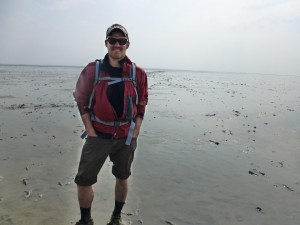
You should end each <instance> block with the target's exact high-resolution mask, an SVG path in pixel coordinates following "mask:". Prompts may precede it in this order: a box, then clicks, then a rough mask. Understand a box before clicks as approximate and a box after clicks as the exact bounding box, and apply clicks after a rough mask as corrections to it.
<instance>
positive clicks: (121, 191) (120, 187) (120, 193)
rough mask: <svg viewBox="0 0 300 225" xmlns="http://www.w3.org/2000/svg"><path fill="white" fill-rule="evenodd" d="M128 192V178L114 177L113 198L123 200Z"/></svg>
mask: <svg viewBox="0 0 300 225" xmlns="http://www.w3.org/2000/svg"><path fill="white" fill-rule="evenodd" d="M127 193H128V179H125V180H122V179H119V178H116V186H115V200H116V201H118V202H125V200H126V197H127Z"/></svg>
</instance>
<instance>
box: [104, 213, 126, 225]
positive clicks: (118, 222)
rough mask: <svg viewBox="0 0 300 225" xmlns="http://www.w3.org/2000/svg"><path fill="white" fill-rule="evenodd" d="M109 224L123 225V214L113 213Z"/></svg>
mask: <svg viewBox="0 0 300 225" xmlns="http://www.w3.org/2000/svg"><path fill="white" fill-rule="evenodd" d="M107 225H123V223H122V218H121V215H117V216H114V215H112V216H111V218H110V222H109V223H108V224H107Z"/></svg>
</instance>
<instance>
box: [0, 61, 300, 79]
mask: <svg viewBox="0 0 300 225" xmlns="http://www.w3.org/2000/svg"><path fill="white" fill-rule="evenodd" d="M0 66H24V67H42V68H45V67H53V68H54V67H63V68H84V67H85V66H74V65H33V64H1V63H0ZM144 69H145V71H146V72H189V73H216V74H244V75H251V74H257V75H268V76H296V77H298V76H300V74H299V75H296V74H269V73H259V72H231V71H212V70H188V69H162V68H144Z"/></svg>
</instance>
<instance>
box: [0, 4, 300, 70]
mask: <svg viewBox="0 0 300 225" xmlns="http://www.w3.org/2000/svg"><path fill="white" fill-rule="evenodd" d="M299 11H300V1H297V0H286V1H283V0H265V1H263V2H257V1H255V0H243V1H234V0H227V1H221V0H214V1H204V0H199V1H196V0H186V1H179V0H174V1H171V0H165V1H150V0H142V1H137V0H129V1H126V4H124V3H123V2H122V1H120V0H114V1H109V2H107V1H103V0H99V1H96V0H53V1H35V0H19V1H16V0H11V1H1V2H0V27H1V29H0V32H1V33H0V63H1V64H24V65H28V64H29V65H70V66H73V65H74V66H85V65H86V64H87V63H89V62H91V61H93V60H94V59H96V58H103V57H104V55H105V53H106V48H105V45H104V39H105V31H106V29H107V27H108V26H110V25H111V24H113V23H120V24H122V25H124V26H125V27H126V28H127V30H128V32H129V38H130V47H129V49H128V51H127V55H128V57H129V58H130V59H131V60H132V61H134V62H136V63H137V64H138V65H139V66H141V67H143V68H166V69H175V70H191V71H219V72H241V73H260V74H280V75H281V74H283V75H286V74H287V75H300V66H299V65H298V64H299V63H298V61H299V58H300V51H299V49H300V16H299Z"/></svg>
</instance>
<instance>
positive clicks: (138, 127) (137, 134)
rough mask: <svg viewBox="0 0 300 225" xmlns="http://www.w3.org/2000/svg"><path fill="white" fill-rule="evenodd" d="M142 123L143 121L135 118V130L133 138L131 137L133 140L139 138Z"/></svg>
mask: <svg viewBox="0 0 300 225" xmlns="http://www.w3.org/2000/svg"><path fill="white" fill-rule="evenodd" d="M142 122H143V119H142V118H141V117H138V116H137V117H136V118H135V128H134V131H133V136H132V137H133V138H137V137H138V136H139V133H140V129H141V126H142Z"/></svg>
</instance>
